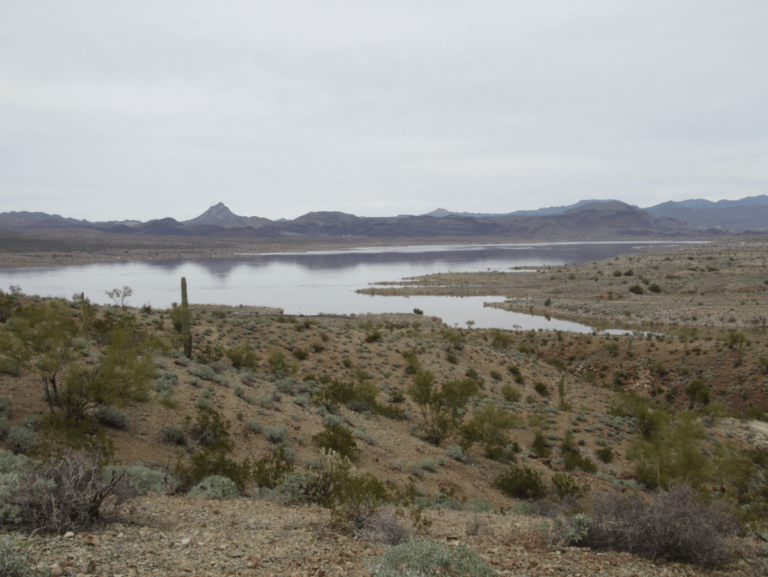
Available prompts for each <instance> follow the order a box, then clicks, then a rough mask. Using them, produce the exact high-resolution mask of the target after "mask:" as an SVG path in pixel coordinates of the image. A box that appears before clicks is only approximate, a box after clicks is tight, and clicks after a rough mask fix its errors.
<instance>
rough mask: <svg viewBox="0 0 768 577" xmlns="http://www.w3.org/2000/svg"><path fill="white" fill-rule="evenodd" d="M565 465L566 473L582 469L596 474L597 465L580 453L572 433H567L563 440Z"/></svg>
mask: <svg viewBox="0 0 768 577" xmlns="http://www.w3.org/2000/svg"><path fill="white" fill-rule="evenodd" d="M562 451H563V464H564V465H565V470H566V471H572V470H573V469H576V468H578V469H581V470H582V471H586V472H587V473H596V472H597V465H595V463H594V462H593V461H592V460H591V459H589V458H588V457H584V456H582V454H581V452H580V451H579V447H578V446H577V445H576V441H575V440H574V438H573V435H572V434H571V433H566V435H565V437H564V438H563V445H562Z"/></svg>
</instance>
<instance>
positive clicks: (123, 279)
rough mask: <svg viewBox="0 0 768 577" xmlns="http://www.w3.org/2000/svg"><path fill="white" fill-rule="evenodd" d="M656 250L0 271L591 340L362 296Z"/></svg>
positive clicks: (450, 303)
mask: <svg viewBox="0 0 768 577" xmlns="http://www.w3.org/2000/svg"><path fill="white" fill-rule="evenodd" d="M651 244H666V245H671V244H680V243H669V242H656V243H653V242H643V243H639V242H630V243H544V244H530V245H465V246H431V247H430V246H426V247H425V246H419V247H398V248H362V249H355V250H347V251H335V252H308V253H293V254H285V253H281V254H262V255H240V256H238V257H237V258H233V259H226V260H223V259H216V260H213V259H212V260H179V261H148V262H127V263H107V264H89V265H80V266H58V267H53V266H46V267H34V268H29V267H23V268H22V267H19V268H9V267H5V268H0V287H3V288H7V287H8V286H9V285H12V284H13V285H19V286H21V287H22V289H23V290H24V292H25V293H27V294H38V295H41V296H65V297H71V296H72V295H73V294H74V293H80V292H85V295H86V296H87V297H88V298H90V299H91V300H92V301H93V302H97V303H104V304H106V303H109V302H111V300H110V299H109V297H107V295H106V294H105V291H107V290H110V289H112V288H115V287H122V286H124V285H128V286H130V287H131V288H132V289H133V297H131V298H130V299H129V300H128V304H130V305H134V306H137V305H141V304H145V303H147V304H150V305H152V306H153V307H159V308H167V307H169V306H170V304H171V303H172V302H178V301H179V300H181V299H180V289H179V283H180V279H181V277H182V276H185V277H187V285H188V287H189V300H190V302H193V303H206V304H212V303H215V304H226V305H239V304H244V305H255V306H269V307H278V308H282V309H284V311H285V313H286V314H293V315H298V314H305V315H315V314H319V313H333V314H351V313H356V314H361V313H386V312H412V311H413V309H414V308H420V309H422V310H423V311H424V313H425V314H426V315H430V316H438V317H441V318H442V319H443V321H444V322H445V323H448V324H449V325H454V324H459V325H460V326H464V325H465V323H466V321H468V320H474V321H475V327H477V328H508V329H509V328H516V327H522V328H524V329H531V328H535V329H538V328H546V329H562V330H575V331H580V332H583V331H589V330H591V327H587V326H584V325H580V324H578V323H571V322H566V321H558V320H554V319H553V320H551V321H547V320H546V319H545V318H543V317H539V316H531V315H525V314H521V313H510V312H506V311H501V310H498V309H494V308H484V307H483V302H499V301H502V300H504V299H503V298H501V297H466V298H458V297H430V296H424V297H422V296H415V297H382V296H368V295H360V294H357V293H355V290H357V289H359V288H364V287H366V286H367V285H368V284H369V283H372V282H378V281H398V280H401V279H403V278H406V277H412V276H419V275H424V274H431V273H437V272H449V271H450V272H477V271H485V270H489V269H490V270H499V271H508V270H509V268H510V267H515V266H524V267H537V266H542V265H562V264H572V263H574V264H578V263H583V262H587V261H596V260H602V259H606V258H613V257H614V256H616V255H619V254H628V253H635V252H638V251H641V250H642V248H643V247H647V246H649V245H651Z"/></svg>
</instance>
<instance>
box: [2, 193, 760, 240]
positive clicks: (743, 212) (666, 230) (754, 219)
mask: <svg viewBox="0 0 768 577" xmlns="http://www.w3.org/2000/svg"><path fill="white" fill-rule="evenodd" d="M51 228H59V229H60V228H81V229H82V228H84V229H89V230H96V231H101V232H104V233H111V234H130V235H146V236H196V237H239V238H259V237H317V236H359V237H472V236H494V237H505V238H510V239H514V240H590V239H591V240H599V239H609V238H612V239H615V238H630V237H631V238H643V237H648V238H649V237H654V238H696V237H701V236H711V235H722V234H728V233H740V232H744V231H755V232H759V231H762V232H768V196H766V195H761V196H753V197H750V198H743V199H741V200H735V201H730V200H721V201H718V202H712V201H708V200H701V199H699V200H686V201H682V202H665V203H662V204H658V205H656V206H652V207H649V208H646V209H641V208H638V207H636V206H631V205H628V204H626V203H623V202H621V201H617V200H583V201H580V202H577V203H576V204H572V205H570V206H558V207H549V208H541V209H538V210H520V211H516V212H511V213H506V214H486V213H456V212H451V211H449V210H446V209H443V208H439V209H437V210H435V211H432V212H430V213H427V214H423V215H418V216H410V215H399V216H397V217H358V216H355V215H353V214H345V213H343V212H310V213H308V214H305V215H303V216H300V217H298V218H296V219H293V220H286V219H280V220H277V221H272V220H270V219H268V218H262V217H259V216H239V215H236V214H235V213H233V212H232V211H231V210H229V208H227V207H226V206H225V205H224V204H223V203H221V202H220V203H218V204H216V205H214V206H212V207H211V208H209V209H208V210H206V211H205V212H204V213H203V214H201V215H200V216H198V217H196V218H193V219H191V220H187V221H182V222H180V221H177V220H175V219H173V218H170V217H169V218H163V219H159V220H151V221H148V222H140V221H109V222H89V221H87V220H77V219H74V218H65V217H62V216H60V215H58V214H46V213H43V212H4V213H0V229H4V230H17V231H20V230H37V229H51Z"/></svg>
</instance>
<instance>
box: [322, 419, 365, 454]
mask: <svg viewBox="0 0 768 577" xmlns="http://www.w3.org/2000/svg"><path fill="white" fill-rule="evenodd" d="M312 440H313V441H314V442H316V443H317V444H318V445H319V446H320V447H321V448H322V449H325V450H326V451H335V452H336V453H338V454H339V455H341V456H342V457H345V458H347V459H350V460H355V459H356V458H357V455H358V449H357V443H356V442H355V438H354V435H353V434H352V433H351V432H350V431H349V429H347V428H346V427H343V426H339V425H331V426H326V427H325V430H324V431H323V432H322V433H318V434H317V435H315V436H314V437H312Z"/></svg>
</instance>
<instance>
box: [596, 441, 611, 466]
mask: <svg viewBox="0 0 768 577" xmlns="http://www.w3.org/2000/svg"><path fill="white" fill-rule="evenodd" d="M596 453H597V456H598V458H599V459H600V460H601V461H602V462H603V463H606V464H608V463H611V462H613V450H612V449H611V448H610V447H609V446H607V445H606V446H605V447H603V448H601V449H598V450H597V451H596Z"/></svg>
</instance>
